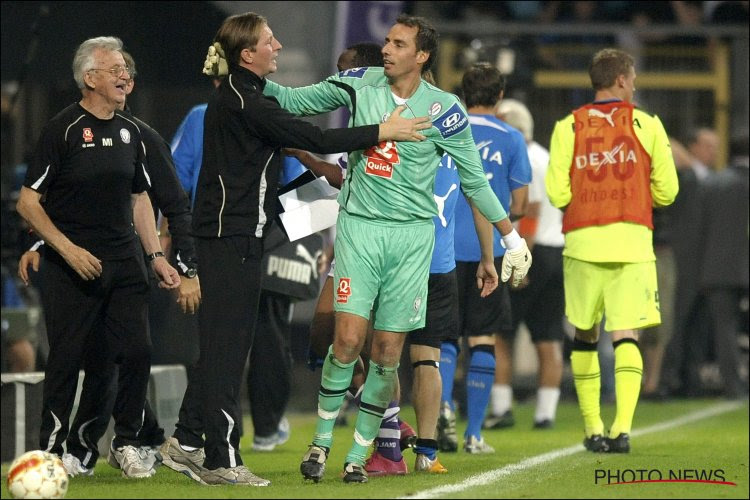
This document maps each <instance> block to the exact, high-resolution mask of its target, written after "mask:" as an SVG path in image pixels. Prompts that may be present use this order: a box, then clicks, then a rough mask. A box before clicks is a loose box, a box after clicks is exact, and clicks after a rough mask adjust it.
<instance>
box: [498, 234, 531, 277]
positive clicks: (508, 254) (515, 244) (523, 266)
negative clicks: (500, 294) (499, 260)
mask: <svg viewBox="0 0 750 500" xmlns="http://www.w3.org/2000/svg"><path fill="white" fill-rule="evenodd" d="M503 243H505V248H506V250H505V255H504V256H503V269H502V273H501V275H500V279H501V280H502V281H503V282H506V281H508V280H509V279H510V277H511V275H512V276H513V281H512V282H511V286H513V287H514V288H515V287H517V286H518V285H520V284H521V282H522V281H523V279H524V278H525V277H526V273H528V272H529V268H530V267H531V252H530V251H529V247H528V246H527V245H526V240H525V239H523V238H521V237H520V236H519V235H518V233H517V232H516V230H515V229H514V230H513V231H511V232H510V233H508V234H506V235H505V236H503Z"/></svg>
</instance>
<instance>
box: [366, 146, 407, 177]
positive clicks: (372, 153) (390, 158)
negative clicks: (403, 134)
mask: <svg viewBox="0 0 750 500" xmlns="http://www.w3.org/2000/svg"><path fill="white" fill-rule="evenodd" d="M364 157H365V161H366V166H365V173H366V174H368V175H376V176H378V177H384V178H386V179H390V178H392V177H393V168H394V166H395V165H396V164H398V163H399V156H398V149H397V148H396V143H395V142H393V141H383V142H381V143H380V144H378V145H377V146H372V147H371V148H369V149H368V150H367V151H365V153H364Z"/></svg>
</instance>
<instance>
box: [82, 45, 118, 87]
mask: <svg viewBox="0 0 750 500" xmlns="http://www.w3.org/2000/svg"><path fill="white" fill-rule="evenodd" d="M99 49H101V50H107V51H120V50H122V40H120V39H119V38H117V37H114V36H99V37H96V38H89V39H88V40H86V41H84V42H83V43H82V44H81V45H79V46H78V50H76V55H75V56H73V78H75V81H76V84H77V85H78V88H79V89H83V88H85V87H86V83H85V82H84V81H83V75H85V74H86V72H87V71H89V70H91V69H92V68H93V67H94V52H95V51H96V50H99Z"/></svg>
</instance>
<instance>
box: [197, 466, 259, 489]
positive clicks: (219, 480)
mask: <svg viewBox="0 0 750 500" xmlns="http://www.w3.org/2000/svg"><path fill="white" fill-rule="evenodd" d="M201 479H202V480H203V481H204V482H205V483H206V484H210V485H216V484H234V485H237V486H268V485H270V484H271V481H269V480H268V479H263V478H262V477H258V476H256V475H255V474H253V473H252V472H250V470H249V469H248V468H247V467H245V466H244V465H237V466H236V467H229V468H225V467H219V468H218V469H203V470H202V471H201Z"/></svg>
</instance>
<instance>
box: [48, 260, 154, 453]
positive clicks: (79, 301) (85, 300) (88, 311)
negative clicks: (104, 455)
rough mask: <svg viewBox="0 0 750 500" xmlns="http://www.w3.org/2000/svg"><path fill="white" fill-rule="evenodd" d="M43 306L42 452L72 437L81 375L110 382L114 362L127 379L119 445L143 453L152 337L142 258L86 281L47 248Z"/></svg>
mask: <svg viewBox="0 0 750 500" xmlns="http://www.w3.org/2000/svg"><path fill="white" fill-rule="evenodd" d="M42 280H43V286H42V288H41V293H42V300H43V305H44V312H45V321H46V326H47V336H48V339H49V347H50V351H49V357H48V359H47V369H46V370H45V379H44V393H43V403H42V423H41V429H40V432H39V443H40V448H41V449H43V450H47V451H51V452H53V453H56V454H58V455H62V453H63V442H64V441H65V440H66V438H67V435H68V424H69V419H70V413H71V411H72V408H73V402H74V400H75V394H76V389H77V386H78V372H79V370H80V369H81V368H83V367H84V366H85V368H86V370H87V371H90V372H92V373H99V372H101V374H102V375H103V377H104V378H109V377H111V374H108V373H106V372H105V371H106V370H111V369H112V368H111V367H112V366H113V365H114V363H115V361H116V360H119V361H121V362H122V363H127V364H128V365H129V367H130V369H129V370H128V373H127V374H126V375H125V376H124V377H123V378H124V379H121V383H122V384H123V386H124V390H123V392H122V395H121V397H122V399H121V400H120V402H119V405H120V407H119V408H118V410H119V411H118V415H117V417H116V418H115V433H116V434H117V436H118V440H119V443H116V445H117V446H123V445H134V446H139V439H138V433H139V431H140V430H141V427H142V425H143V407H144V403H145V400H146V388H147V385H148V378H149V370H150V366H151V343H150V340H149V333H148V318H147V315H148V310H147V306H146V300H147V294H148V286H149V283H148V275H147V272H146V266H145V264H144V262H143V256H142V255H141V254H140V252H139V253H137V254H134V255H133V256H132V257H129V258H126V259H120V260H103V261H102V274H101V276H100V277H99V278H97V279H95V280H91V281H84V280H82V279H81V278H80V277H79V276H78V275H77V274H76V273H75V271H73V269H71V268H70V266H68V264H67V263H66V262H65V260H64V259H63V258H62V257H61V256H60V255H59V254H58V253H57V252H55V251H54V250H52V249H46V250H45V252H44V263H43V265H42Z"/></svg>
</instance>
